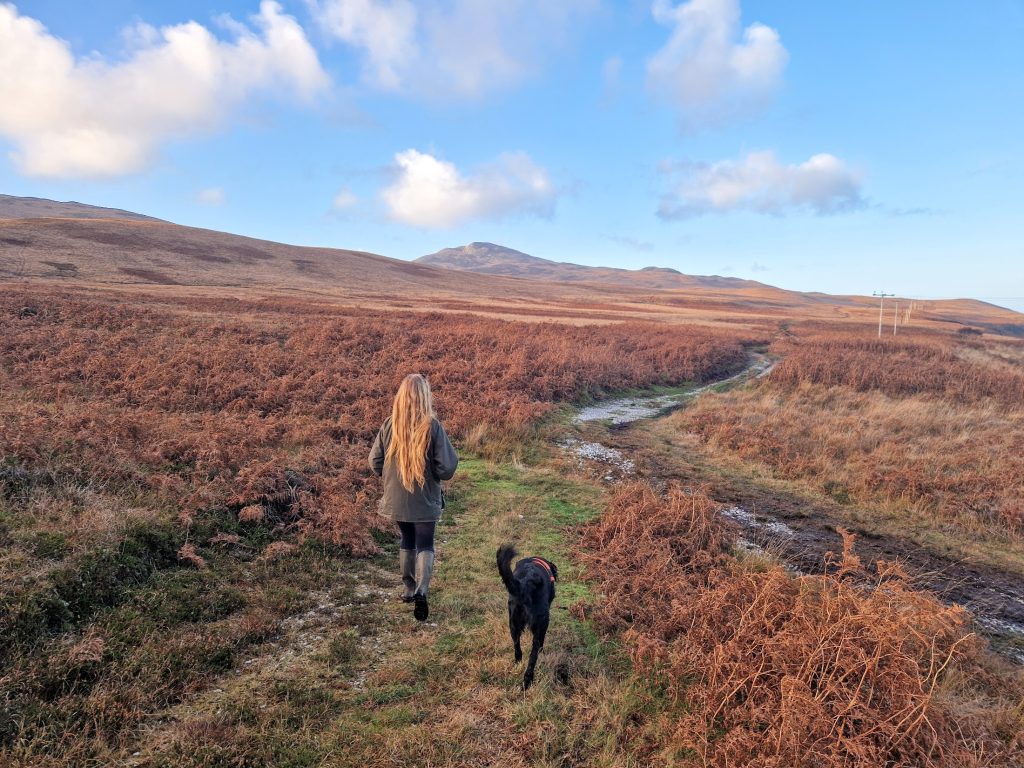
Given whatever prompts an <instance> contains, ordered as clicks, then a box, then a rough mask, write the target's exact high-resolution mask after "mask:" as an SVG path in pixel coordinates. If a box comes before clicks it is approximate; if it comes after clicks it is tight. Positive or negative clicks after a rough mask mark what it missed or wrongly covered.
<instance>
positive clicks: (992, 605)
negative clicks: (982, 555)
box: [563, 356, 1024, 663]
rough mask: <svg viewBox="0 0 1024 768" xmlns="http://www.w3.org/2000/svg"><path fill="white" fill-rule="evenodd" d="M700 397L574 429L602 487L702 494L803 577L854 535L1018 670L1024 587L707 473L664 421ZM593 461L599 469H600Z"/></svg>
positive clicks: (825, 507)
mask: <svg viewBox="0 0 1024 768" xmlns="http://www.w3.org/2000/svg"><path fill="white" fill-rule="evenodd" d="M765 370H766V363H765V359H764V358H763V357H761V356H759V357H758V358H757V359H756V360H755V361H754V363H753V364H752V365H751V366H750V367H749V368H748V369H747V370H746V371H745V372H744V373H743V374H741V375H740V376H736V377H732V379H731V380H733V381H735V382H737V383H742V381H743V380H744V379H749V378H751V377H753V376H755V375H759V374H763V372H764V371H765ZM709 388H710V387H703V388H701V390H699V391H697V392H695V393H693V394H691V395H689V396H685V397H682V398H678V399H677V400H676V401H675V403H674V404H665V403H664V401H661V402H660V407H659V408H657V409H656V410H655V412H653V413H652V412H650V411H648V412H646V413H642V414H641V415H640V416H638V417H636V418H628V417H627V418H622V419H617V420H612V419H605V420H604V422H603V424H602V425H601V426H600V427H596V426H595V425H592V424H583V425H581V426H582V432H583V434H584V435H585V437H586V440H587V442H584V443H582V444H583V445H588V446H601V447H602V448H604V449H607V450H608V451H610V454H609V455H611V456H615V457H617V466H616V465H614V464H613V465H612V466H611V467H610V468H608V469H606V470H605V469H603V470H602V475H603V477H604V479H605V480H606V481H609V482H615V481H617V480H619V479H621V478H623V477H627V476H633V477H637V478H645V479H647V480H649V481H651V482H653V483H655V484H659V485H660V484H665V483H669V482H675V483H681V484H683V485H686V484H690V485H703V484H707V485H708V486H710V488H711V493H712V496H713V497H714V498H715V499H716V500H717V501H720V502H722V503H723V504H725V505H728V507H729V508H730V510H729V511H730V514H729V516H730V517H731V518H732V519H734V520H736V521H737V522H739V523H740V524H741V525H742V526H743V528H744V533H745V536H746V538H748V539H749V540H750V541H752V542H753V543H754V544H755V545H757V546H760V547H762V548H764V549H767V550H769V551H770V552H772V553H774V554H776V555H778V556H780V557H781V558H782V559H783V560H784V561H785V562H786V563H787V564H788V565H790V566H792V567H794V568H796V569H798V570H800V571H801V572H804V573H821V572H822V571H823V570H824V568H825V562H826V553H828V552H838V551H840V550H841V548H842V539H841V537H840V535H839V534H838V533H837V532H836V528H837V527H840V526H841V527H845V528H846V529H847V530H850V531H852V532H853V533H855V534H857V536H858V540H857V545H856V547H857V548H856V551H857V554H858V555H859V556H860V557H861V559H862V560H863V561H864V562H865V563H873V562H875V561H876V560H890V561H893V560H896V561H899V562H900V563H902V564H903V565H904V566H905V568H906V570H907V572H908V573H909V574H910V575H911V576H912V578H913V579H914V583H915V584H916V585H917V586H918V587H920V588H923V589H928V590H930V591H932V592H934V593H935V594H936V595H938V596H939V597H940V598H941V599H942V600H944V601H946V602H948V603H956V604H959V605H963V606H965V607H967V608H969V609H970V610H971V612H972V613H973V614H974V615H975V617H976V618H977V621H978V625H979V628H980V629H981V630H982V631H983V632H984V634H986V635H987V636H988V638H989V640H990V642H991V644H992V647H993V648H994V649H996V650H997V651H999V652H1000V653H1002V654H1003V655H1004V656H1006V657H1008V658H1010V659H1013V660H1014V661H1016V662H1018V663H1024V577H1022V576H1021V575H1020V574H1017V573H1013V572H1008V571H1003V570H1000V569H998V568H994V567H991V566H986V565H980V564H975V563H970V562H965V561H962V560H958V559H955V558H952V557H947V556H943V555H942V554H940V553H936V552H933V551H930V550H928V549H926V548H924V547H922V546H921V545H920V544H917V543H915V542H914V541H912V540H910V539H908V538H904V537H899V536H891V535H886V536H881V535H879V534H877V533H875V532H873V531H871V530H868V529H867V528H865V527H863V526H860V525H858V523H857V518H858V517H860V516H863V517H867V515H866V514H864V515H860V514H859V513H858V510H857V509H856V508H855V507H851V506H842V505H839V504H838V503H834V502H830V501H827V500H816V499H813V498H808V497H806V496H802V495H800V496H798V495H796V494H792V493H787V492H786V491H783V490H780V489H777V488H768V487H765V486H764V485H761V484H759V483H758V482H757V481H756V480H755V479H751V478H746V477H743V476H738V475H737V474H735V473H730V472H727V471H725V470H723V469H721V468H719V467H716V466H715V465H714V464H712V463H710V462H709V461H708V460H707V459H706V458H705V457H704V456H703V455H702V452H701V451H700V450H699V448H698V447H697V446H696V445H695V444H694V443H692V442H689V441H688V440H687V439H686V438H685V436H683V435H680V434H679V432H678V431H677V430H675V429H674V428H673V427H672V426H671V424H669V423H667V420H666V419H665V418H664V416H665V415H667V413H668V412H670V411H671V410H673V409H674V407H679V406H681V405H685V403H686V402H687V401H689V400H691V399H692V397H694V396H696V395H697V394H699V393H700V392H703V391H706V390H707V389H709ZM652 400H653V399H652ZM620 402H621V401H620ZM634 405H635V406H636V410H637V411H638V412H639V411H642V405H643V403H642V401H634ZM651 416H661V418H650V417H651ZM564 445H565V443H564V442H563V446H564ZM577 453H578V451H577ZM596 461H597V462H598V463H600V459H596ZM606 463H607V462H606Z"/></svg>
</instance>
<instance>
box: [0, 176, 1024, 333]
mask: <svg viewBox="0 0 1024 768" xmlns="http://www.w3.org/2000/svg"><path fill="white" fill-rule="evenodd" d="M456 270H459V271H456ZM36 281H42V282H45V283H49V284H51V285H55V286H60V287H61V288H62V289H63V288H67V287H71V286H82V287H86V286H88V287H89V288H90V289H92V288H97V287H115V288H133V287H134V288H141V289H144V290H151V289H159V290H161V291H167V292H173V293H179V292H184V293H186V294H189V295H197V296H213V297H253V296H255V297H257V298H258V299H259V300H264V299H266V300H270V299H269V297H270V296H271V295H272V296H274V297H275V298H274V300H275V301H276V300H280V298H281V297H290V296H298V295H304V296H307V297H314V298H316V300H323V301H343V302H348V303H350V304H351V305H353V306H360V307H363V306H365V307H375V308H380V307H392V308H400V309H403V310H417V309H430V310H431V311H436V310H442V311H454V312H465V311H470V312H482V313H485V314H494V315H496V316H499V317H505V318H509V317H511V318H519V317H538V318H544V319H558V318H572V319H573V320H574V321H575V320H585V321H594V320H599V321H617V320H622V319H624V318H634V319H651V318H654V319H657V320H662V319H666V318H671V319H673V320H685V319H689V320H693V321H699V322H704V321H710V322H721V321H723V320H724V321H726V322H735V321H736V320H737V319H738V318H740V317H745V318H747V319H751V318H761V319H762V320H764V321H768V322H770V323H776V322H785V321H789V320H791V319H793V318H806V319H810V318H819V319H820V318H825V319H844V320H850V321H851V322H866V323H868V324H870V325H871V326H872V327H873V325H874V323H876V322H877V318H878V304H877V302H876V301H875V299H873V298H872V297H867V296H830V295H827V294H823V293H802V292H799V291H788V290H784V289H782V288H775V287H772V286H769V285H765V284H763V283H758V282H755V281H752V280H739V279H737V278H731V277H717V276H707V277H694V276H689V275H684V274H680V273H679V272H677V271H676V270H674V269H670V268H667V267H648V268H645V269H639V270H628V269H614V268H609V267H587V266H583V265H580V264H571V263H561V262H555V261H550V260H548V259H541V258H537V257H535V256H531V255H529V254H526V253H523V252H521V251H516V250H514V249H512V248H506V247H503V246H500V245H495V244H494V243H471V244H469V245H468V246H464V247H462V248H449V249H445V250H443V251H440V252H439V253H436V254H432V255H430V256H426V257H423V258H421V259H419V260H417V261H416V262H409V261H404V260H400V259H393V258H388V257H386V256H380V255H377V254H372V253H366V252H364V251H351V250H346V249H343V248H315V247H305V246H295V245H287V244H284V243H275V242H271V241H267V240H257V239H255V238H250V237H245V236H242V235H234V234H229V233H226V232H217V231H214V230H209V229H198V228H195V227H186V226H181V225H179V224H172V223H170V222H166V221H161V220H159V219H154V218H153V217H151V216H142V215H140V214H134V213H131V212H129V211H122V210H118V209H116V208H101V207H98V206H92V205H84V204H82V203H75V202H64V203H61V202H56V201H52V200H40V199H38V198H18V197H12V196H10V195H0V291H2V290H8V286H12V285H21V284H26V285H27V284H29V283H30V282H36ZM915 311H916V317H917V318H918V319H919V320H921V321H923V322H928V323H932V322H938V323H941V324H942V326H943V327H946V328H947V329H949V328H952V329H953V330H958V329H959V328H960V327H963V326H971V327H975V328H980V329H984V330H986V331H988V332H991V333H1001V334H1006V335H1017V336H1021V337H1024V321H1022V315H1021V314H1019V313H1017V312H1013V311H1011V310H1008V309H1002V308H999V307H996V306H994V305H990V304H985V303H983V302H980V301H975V300H972V299H956V300H932V301H924V302H921V307H920V309H918V310H915Z"/></svg>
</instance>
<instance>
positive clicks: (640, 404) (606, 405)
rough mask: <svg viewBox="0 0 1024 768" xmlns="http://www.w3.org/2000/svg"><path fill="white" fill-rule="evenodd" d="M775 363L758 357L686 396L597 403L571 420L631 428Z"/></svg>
mask: <svg viewBox="0 0 1024 768" xmlns="http://www.w3.org/2000/svg"><path fill="white" fill-rule="evenodd" d="M774 365H775V361H774V360H772V359H770V358H768V357H764V356H758V357H757V359H756V360H755V361H754V362H753V363H751V364H750V365H749V366H747V367H746V368H744V369H743V370H742V371H740V372H739V373H737V374H734V375H732V376H729V377H728V378H725V379H719V380H717V381H712V382H709V383H708V384H703V385H701V386H699V387H697V388H695V389H691V390H689V391H687V392H677V393H675V394H670V395H641V396H639V397H621V398H618V399H615V400H604V401H602V402H600V403H595V404H594V405H590V406H587V407H586V408H582V409H580V411H579V413H577V414H576V417H575V418H574V419H573V422H574V423H576V424H584V423H586V422H593V421H603V422H607V423H609V424H611V425H612V426H616V427H620V426H623V425H625V424H631V423H633V422H634V421H638V420H640V419H650V418H653V417H654V416H660V415H661V414H663V413H665V412H666V411H670V410H672V409H673V408H678V407H679V406H680V405H682V404H683V403H685V402H686V401H687V400H691V399H693V398H694V397H696V396H697V395H699V394H701V393H702V392H707V391H708V390H709V389H711V388H712V387H717V386H720V385H723V384H731V383H733V382H736V381H739V380H740V379H744V378H750V377H754V378H760V377H762V376H764V375H766V374H767V373H768V372H769V371H771V369H772V368H773V367H774Z"/></svg>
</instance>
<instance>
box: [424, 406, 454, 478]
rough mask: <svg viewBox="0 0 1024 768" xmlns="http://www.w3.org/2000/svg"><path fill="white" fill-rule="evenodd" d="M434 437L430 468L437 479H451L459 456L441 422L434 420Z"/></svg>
mask: <svg viewBox="0 0 1024 768" xmlns="http://www.w3.org/2000/svg"><path fill="white" fill-rule="evenodd" d="M433 437H434V439H433V440H432V441H431V442H432V443H433V451H432V455H431V457H430V463H431V469H433V471H434V477H436V478H437V479H438V480H451V479H452V475H454V474H455V470H456V468H457V467H458V466H459V456H458V454H457V453H455V448H454V446H452V443H451V440H449V439H448V434H447V433H446V432H445V431H444V427H442V426H441V422H439V421H435V422H434V435H433Z"/></svg>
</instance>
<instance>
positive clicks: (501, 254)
mask: <svg viewBox="0 0 1024 768" xmlns="http://www.w3.org/2000/svg"><path fill="white" fill-rule="evenodd" d="M416 261H417V262H419V263H421V264H429V265H430V266H433V267H444V268H446V269H461V270H464V271H467V272H480V273H483V274H488V275H502V276H505V277H522V278H526V279H530V280H549V281H552V282H562V283H614V284H616V285H619V286H623V287H633V288H645V289H653V290H676V289H686V288H694V287H702V288H716V289H719V288H770V286H766V285H764V284H763V283H758V282H755V281H753V280H741V279H740V278H737V277H718V276H717V275H715V276H710V277H702V276H694V275H685V274H683V273H682V272H680V271H679V270H677V269H672V268H671V267H655V266H651V267H644V268H642V269H635V270H634V269H618V268H616V267H588V266H584V265H582V264H573V263H570V262H564V261H552V260H550V259H542V258H540V257H539V256H531V255H530V254H528V253H523V252H522V251H517V250H515V249H514V248H509V247H507V246H504V245H498V244H496V243H485V242H475V243H469V244H468V245H463V246H459V247H455V248H443V249H441V250H440V251H438V252H437V253H431V254H429V255H427V256H421V257H420V258H418V259H416ZM773 290H776V289H773Z"/></svg>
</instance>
